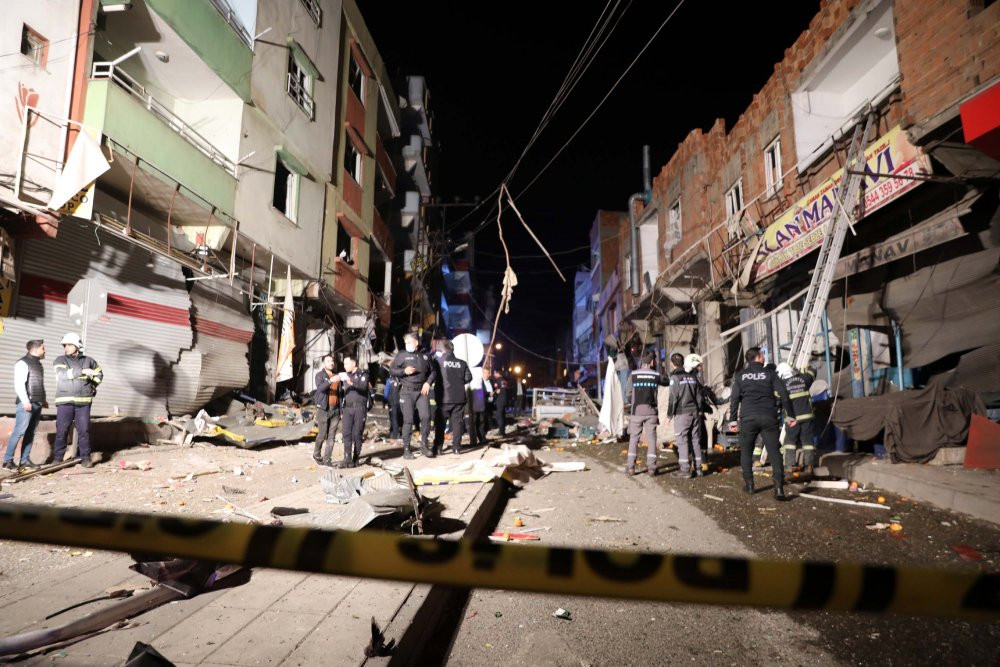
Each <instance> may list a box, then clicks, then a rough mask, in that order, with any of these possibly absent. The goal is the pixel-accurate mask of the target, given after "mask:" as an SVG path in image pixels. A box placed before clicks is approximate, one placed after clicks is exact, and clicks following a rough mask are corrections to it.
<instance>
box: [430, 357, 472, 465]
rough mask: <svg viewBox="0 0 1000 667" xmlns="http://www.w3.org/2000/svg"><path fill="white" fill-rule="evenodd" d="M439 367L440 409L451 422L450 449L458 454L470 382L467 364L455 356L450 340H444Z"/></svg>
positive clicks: (470, 374)
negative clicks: (467, 388) (466, 389)
mask: <svg viewBox="0 0 1000 667" xmlns="http://www.w3.org/2000/svg"><path fill="white" fill-rule="evenodd" d="M438 365H439V366H440V367H441V384H442V385H443V386H442V391H441V396H442V404H441V410H442V412H443V414H444V416H445V418H446V419H447V420H448V422H449V423H450V424H451V451H452V453H453V454H455V455H458V454H460V453H461V451H462V435H463V433H464V431H465V405H466V392H465V388H466V387H467V386H468V384H469V383H470V382H472V371H470V370H469V364H467V363H465V362H464V361H462V360H461V359H459V358H458V357H456V356H455V345H454V343H452V342H451V341H450V340H446V341H445V342H444V354H442V355H441V358H440V359H439V360H438Z"/></svg>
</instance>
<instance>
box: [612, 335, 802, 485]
mask: <svg viewBox="0 0 1000 667" xmlns="http://www.w3.org/2000/svg"><path fill="white" fill-rule="evenodd" d="M745 362H746V363H745V365H744V367H743V369H742V370H741V371H739V372H737V373H736V375H735V376H734V378H733V383H732V388H731V393H730V398H729V405H730V410H729V414H730V416H731V418H732V419H733V421H734V423H735V425H736V426H737V428H738V430H739V436H740V465H741V469H742V473H743V480H744V488H745V490H746V492H747V493H749V494H753V493H754V490H755V489H754V479H753V457H754V456H755V455H757V454H760V449H759V448H758V446H757V444H756V443H757V441H758V437H759V438H760V440H761V441H762V443H763V446H764V447H765V448H766V449H767V454H768V457H769V459H770V461H771V470H772V478H773V480H774V495H775V497H776V498H777V499H779V500H785V499H786V496H785V491H784V468H785V466H786V465H794V463H795V457H796V450H797V449H801V450H802V453H803V463H804V465H805V466H806V469H807V470H810V469H811V467H812V466H813V464H814V462H815V445H814V444H813V429H812V418H813V414H812V402H811V399H810V394H809V386H810V385H811V383H812V376H811V375H810V374H809V373H808V372H806V371H802V372H795V371H794V370H793V369H792V368H791V366H789V365H788V364H786V363H782V364H779V365H778V366H777V368H775V367H772V366H765V365H764V356H763V354H762V352H761V350H760V349H759V348H756V347H753V348H750V349H749V350H747V352H746V354H745ZM670 363H671V365H672V366H673V370H672V371H671V373H670V374H669V375H668V376H666V377H664V376H662V375H661V374H660V373H659V372H658V371H657V370H655V366H656V356H655V355H654V354H649V355H647V356H646V357H644V358H643V360H642V362H641V364H640V366H639V368H637V369H636V370H634V371H632V374H631V385H632V389H631V393H632V396H631V411H630V415H629V448H628V458H627V459H626V465H625V472H626V474H628V475H635V474H636V458H637V456H638V444H639V441H640V438H642V439H643V440H644V441H645V442H646V443H647V447H648V449H647V453H646V471H647V473H648V474H649V475H655V474H656V473H657V465H656V464H657V458H658V451H657V447H656V426H657V424H658V419H657V414H658V401H657V394H658V389H659V387H661V386H668V387H669V397H670V398H669V403H668V407H667V417H668V419H669V420H671V421H672V422H673V427H674V435H675V441H676V444H677V456H678V469H677V470H676V471H675V472H674V473H673V475H674V476H676V477H683V478H690V477H691V476H692V473H693V474H694V475H695V476H697V477H701V476H703V475H704V472H703V456H704V455H703V450H702V445H703V442H702V441H703V437H702V436H703V434H705V436H706V440H705V443H704V445H705V447H706V450H705V452H706V453H707V450H708V448H709V447H710V446H711V445H710V442H709V441H710V440H711V433H710V432H709V433H706V431H705V424H704V414H706V413H710V412H713V411H714V410H715V406H716V405H718V404H719V400H718V398H717V397H716V396H715V394H714V393H713V392H712V390H711V389H710V388H709V387H707V386H706V385H704V384H703V383H702V382H701V379H700V378H699V376H698V374H699V370H700V368H701V364H702V360H701V357H700V356H698V355H697V354H689V355H687V356H686V357H685V356H683V355H681V354H678V353H675V354H672V355H671V356H670ZM782 421H784V424H785V438H784V445H783V446H781V447H780V449H779V442H778V441H779V433H780V430H781V424H782Z"/></svg>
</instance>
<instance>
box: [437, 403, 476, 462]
mask: <svg viewBox="0 0 1000 667" xmlns="http://www.w3.org/2000/svg"><path fill="white" fill-rule="evenodd" d="M442 411H443V412H444V415H445V417H447V418H448V423H450V424H451V451H453V452H455V453H456V454H457V453H458V452H459V451H461V449H462V436H463V435H464V434H465V403H445V404H444V405H443V406H442ZM470 442H471V436H470Z"/></svg>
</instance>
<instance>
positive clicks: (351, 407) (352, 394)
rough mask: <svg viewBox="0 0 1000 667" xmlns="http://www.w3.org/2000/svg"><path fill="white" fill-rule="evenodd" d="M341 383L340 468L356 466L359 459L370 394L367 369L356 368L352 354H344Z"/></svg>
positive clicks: (356, 363) (355, 360)
mask: <svg viewBox="0 0 1000 667" xmlns="http://www.w3.org/2000/svg"><path fill="white" fill-rule="evenodd" d="M343 378H344V379H343V384H342V385H341V386H342V387H343V390H344V403H343V406H344V407H343V416H342V417H341V422H340V423H341V424H343V429H344V430H343V435H344V461H343V462H342V463H341V464H340V467H341V468H357V467H358V465H359V463H360V459H361V444H362V441H363V440H364V433H365V419H366V418H367V417H368V404H369V401H370V396H371V382H370V381H369V379H368V371H366V370H363V369H361V368H358V361H357V359H355V358H354V357H352V356H349V355H345V356H344V376H343Z"/></svg>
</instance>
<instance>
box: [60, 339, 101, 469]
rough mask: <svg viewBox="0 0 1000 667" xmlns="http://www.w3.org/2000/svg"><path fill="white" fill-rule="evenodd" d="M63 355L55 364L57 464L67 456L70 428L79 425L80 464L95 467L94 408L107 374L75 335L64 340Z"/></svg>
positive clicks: (77, 430) (85, 466)
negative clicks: (92, 445)
mask: <svg viewBox="0 0 1000 667" xmlns="http://www.w3.org/2000/svg"><path fill="white" fill-rule="evenodd" d="M62 346H63V352H64V353H65V354H61V355H59V356H58V357H56V360H55V361H54V362H52V366H53V368H55V371H56V442H55V448H54V449H55V450H54V452H53V463H59V462H61V461H62V460H63V456H65V454H66V439H67V437H68V436H69V427H70V426H71V425H74V424H75V425H76V432H77V435H78V439H77V444H78V446H79V451H78V452H77V454H78V455H79V458H80V460H81V461H82V465H83V467H84V468H90V467H93V465H94V462H93V461H91V460H90V406H91V404H93V402H94V396H95V395H96V394H97V387H98V385H100V384H101V382H102V381H103V380H104V371H102V370H101V367H100V366H99V365H98V363H97V362H96V361H94V360H93V359H92V358H90V357H88V356H86V355H85V354H84V353H83V341H82V340H80V336H79V335H77V334H75V333H68V334H66V335H65V336H63V338H62Z"/></svg>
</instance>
